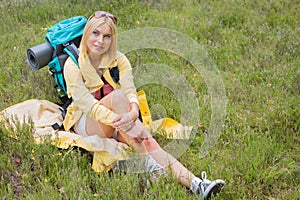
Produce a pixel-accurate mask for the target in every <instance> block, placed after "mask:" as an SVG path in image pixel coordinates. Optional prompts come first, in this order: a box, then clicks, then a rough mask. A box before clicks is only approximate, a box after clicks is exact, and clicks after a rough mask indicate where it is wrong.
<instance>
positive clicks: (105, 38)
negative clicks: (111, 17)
mask: <svg viewBox="0 0 300 200" xmlns="http://www.w3.org/2000/svg"><path fill="white" fill-rule="evenodd" d="M111 42H112V33H111V28H110V27H109V25H108V24H107V23H103V24H101V25H99V26H98V27H97V28H96V29H95V30H94V31H93V32H92V34H91V35H90V36H89V37H88V39H87V48H88V52H89V54H92V55H94V56H98V55H102V54H103V53H105V52H107V50H108V49H109V47H110V44H111Z"/></svg>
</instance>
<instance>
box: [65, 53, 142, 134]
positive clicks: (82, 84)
mask: <svg viewBox="0 0 300 200" xmlns="http://www.w3.org/2000/svg"><path fill="white" fill-rule="evenodd" d="M78 62H79V66H80V68H78V67H77V65H76V64H75V63H74V62H73V61H72V59H70V58H68V59H67V61H66V63H65V65H64V77H65V80H66V86H67V93H68V96H69V97H72V99H73V102H72V104H71V105H70V106H69V107H68V109H67V114H66V117H65V120H64V122H63V125H64V128H65V130H66V131H69V130H70V128H71V127H72V126H73V125H74V124H75V123H76V122H77V121H78V120H79V119H80V117H81V115H82V114H83V113H85V114H86V115H87V116H89V117H90V118H92V119H95V120H97V121H100V122H101V123H104V124H108V125H111V124H112V120H113V119H114V118H115V117H116V116H117V114H116V113H114V112H113V111H111V110H110V109H108V108H107V107H105V106H103V105H101V102H100V101H98V100H96V99H95V98H94V96H93V95H92V94H91V93H93V92H95V91H97V90H99V89H100V88H101V87H102V86H103V85H104V83H103V81H102V80H101V78H100V77H99V75H98V74H97V72H96V70H95V69H94V67H93V66H92V65H91V63H90V61H89V59H83V58H82V57H80V56H79V60H78ZM116 65H118V68H119V76H120V80H119V82H118V83H116V82H114V81H113V79H112V77H111V76H110V73H109V69H110V68H113V67H115V66H116ZM100 68H101V69H103V76H104V78H105V80H106V81H107V82H108V83H109V84H110V85H111V86H112V87H113V88H114V89H122V90H123V91H124V93H125V94H126V95H127V97H128V99H129V101H130V102H131V103H132V102H135V103H137V104H138V98H137V93H136V87H135V85H134V82H133V75H132V67H131V65H130V62H129V60H128V59H127V58H126V56H125V55H124V54H122V53H120V52H117V57H116V59H115V60H114V61H113V62H112V63H111V64H110V65H109V66H101V67H100Z"/></svg>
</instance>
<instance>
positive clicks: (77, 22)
mask: <svg viewBox="0 0 300 200" xmlns="http://www.w3.org/2000/svg"><path fill="white" fill-rule="evenodd" d="M86 22H87V19H86V18H84V17H83V16H77V17H72V18H69V19H65V20H63V21H61V22H59V23H57V24H55V25H53V26H52V27H51V28H49V29H48V32H47V34H46V35H45V39H46V40H47V42H49V43H50V44H51V46H52V47H53V49H54V51H53V54H52V61H50V62H49V63H48V66H49V70H50V72H51V73H52V76H53V78H54V80H55V83H56V85H55V88H56V91H57V92H58V95H59V98H60V99H61V101H62V102H63V103H65V102H66V101H67V100H68V98H67V88H66V83H65V80H64V76H63V68H64V64H65V62H66V60H67V58H68V57H71V58H72V60H73V61H74V62H75V63H76V65H77V66H78V68H79V64H78V56H79V52H78V49H77V48H78V47H79V44H80V40H81V37H82V34H83V29H84V26H85V24H86Z"/></svg>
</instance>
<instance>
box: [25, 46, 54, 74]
mask: <svg viewBox="0 0 300 200" xmlns="http://www.w3.org/2000/svg"><path fill="white" fill-rule="evenodd" d="M52 54H53V47H52V46H51V44H49V42H44V43H43V44H39V45H36V46H34V47H31V48H29V49H28V50H27V58H26V62H27V64H28V65H29V66H30V67H31V68H32V69H34V70H39V69H41V68H43V67H45V66H46V65H48V63H49V62H50V61H51V60H52Z"/></svg>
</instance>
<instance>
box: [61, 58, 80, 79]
mask: <svg viewBox="0 0 300 200" xmlns="http://www.w3.org/2000/svg"><path fill="white" fill-rule="evenodd" d="M79 72H80V70H79V69H78V66H77V65H76V63H74V61H73V60H72V59H71V58H70V57H69V58H68V59H67V60H66V62H65V64H64V76H65V77H66V76H73V75H74V74H76V73H79Z"/></svg>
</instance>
